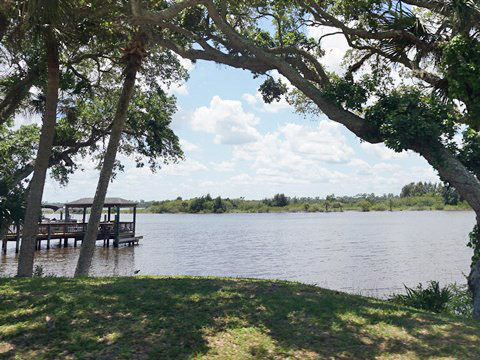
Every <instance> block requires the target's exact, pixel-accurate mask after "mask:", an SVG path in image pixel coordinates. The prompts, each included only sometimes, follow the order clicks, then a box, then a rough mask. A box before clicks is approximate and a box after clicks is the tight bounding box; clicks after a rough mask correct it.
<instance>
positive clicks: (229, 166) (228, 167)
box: [210, 161, 235, 172]
mask: <svg viewBox="0 0 480 360" xmlns="http://www.w3.org/2000/svg"><path fill="white" fill-rule="evenodd" d="M210 165H212V166H213V168H214V170H215V171H219V172H231V171H234V170H235V163H234V162H233V161H222V162H220V163H215V162H211V163H210Z"/></svg>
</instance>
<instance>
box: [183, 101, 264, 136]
mask: <svg viewBox="0 0 480 360" xmlns="http://www.w3.org/2000/svg"><path fill="white" fill-rule="evenodd" d="M259 122H260V119H259V118H258V117H257V116H255V115H254V114H252V113H246V112H245V111H244V110H243V107H242V103H241V102H240V101H235V100H223V99H222V98H220V97H219V96H214V97H213V98H212V101H211V102H210V106H209V107H206V106H202V107H199V108H197V109H196V110H195V111H194V113H193V115H192V119H191V125H192V129H193V130H195V131H203V132H206V133H210V134H213V135H215V137H214V142H215V143H216V144H229V145H239V144H246V143H250V142H254V141H257V140H258V139H260V137H261V136H260V134H259V133H258V131H257V129H256V128H255V127H254V126H255V125H257V124H258V123H259Z"/></svg>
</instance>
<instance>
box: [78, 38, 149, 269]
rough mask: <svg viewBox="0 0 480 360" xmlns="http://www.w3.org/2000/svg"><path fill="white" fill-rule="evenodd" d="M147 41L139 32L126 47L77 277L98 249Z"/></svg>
mask: <svg viewBox="0 0 480 360" xmlns="http://www.w3.org/2000/svg"><path fill="white" fill-rule="evenodd" d="M145 40H146V37H145V35H144V34H140V35H137V36H136V37H135V38H134V39H132V42H131V44H130V46H129V47H128V48H127V49H126V50H125V51H126V54H125V56H124V60H125V61H126V67H125V71H124V75H125V80H124V82H123V89H122V93H121V95H120V98H119V100H118V104H117V110H116V113H115V117H114V119H113V125H112V131H111V134H110V140H109V141H108V146H107V151H106V153H105V157H104V159H103V165H102V170H101V171H100V178H99V179H98V184H97V190H96V192H95V198H94V200H93V205H92V209H91V212H90V218H89V219H88V225H87V231H86V234H85V237H84V239H83V241H82V248H81V250H80V257H79V258H78V262H77V268H76V270H75V277H80V276H88V273H89V270H90V265H91V263H92V257H93V252H94V250H95V242H96V240H97V236H98V226H99V224H100V218H101V216H102V210H103V205H104V202H105V196H106V194H107V190H108V184H109V182H110V178H111V176H112V171H113V166H114V164H115V158H116V156H117V150H118V145H119V144H120V137H121V135H122V130H123V126H124V124H125V120H126V118H127V111H128V106H129V104H130V100H131V98H132V95H133V91H134V88H135V79H136V76H137V72H138V70H139V69H140V66H141V63H142V59H143V57H144V56H145Z"/></svg>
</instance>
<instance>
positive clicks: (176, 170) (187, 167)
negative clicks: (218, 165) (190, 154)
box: [160, 158, 208, 176]
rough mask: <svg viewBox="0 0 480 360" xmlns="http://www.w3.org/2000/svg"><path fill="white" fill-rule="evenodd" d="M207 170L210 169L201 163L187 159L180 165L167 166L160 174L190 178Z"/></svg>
mask: <svg viewBox="0 0 480 360" xmlns="http://www.w3.org/2000/svg"><path fill="white" fill-rule="evenodd" d="M207 169H208V168H207V167H206V166H205V165H204V164H202V163H201V162H199V161H197V160H194V159H191V158H187V159H186V160H185V161H181V162H179V163H178V164H170V165H166V166H165V167H164V168H163V169H162V170H160V173H161V174H165V175H175V176H190V175H192V174H193V173H196V172H199V171H204V170H207Z"/></svg>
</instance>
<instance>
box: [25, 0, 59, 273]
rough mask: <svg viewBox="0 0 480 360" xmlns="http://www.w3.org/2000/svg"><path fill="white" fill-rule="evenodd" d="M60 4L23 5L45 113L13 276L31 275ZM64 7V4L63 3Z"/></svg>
mask: <svg viewBox="0 0 480 360" xmlns="http://www.w3.org/2000/svg"><path fill="white" fill-rule="evenodd" d="M61 3H62V1H60V0H58V1H56V0H48V1H42V0H32V1H29V2H28V3H27V4H26V5H27V12H26V16H27V18H28V19H29V22H30V25H31V26H32V27H33V30H34V31H39V32H40V34H41V35H40V36H41V37H42V40H43V46H44V50H45V59H46V64H47V86H46V89H45V111H44V113H43V119H42V129H41V134H40V142H39V146H38V151H37V157H36V160H35V168H34V172H33V177H32V180H31V181H30V186H29V192H28V197H27V209H26V213H25V220H24V226H23V238H22V244H21V247H20V255H19V259H18V270H17V276H20V277H30V276H32V273H33V260H34V253H35V242H36V233H37V230H38V216H39V214H40V213H41V204H42V197H43V189H44V186H45V178H46V175H47V169H48V161H49V158H50V154H51V151H52V145H53V138H54V136H55V124H56V119H57V105H58V91H59V86H60V76H59V74H60V61H59V42H58V39H57V37H56V34H55V24H56V23H58V19H59V15H60V13H61V12H60V9H61V5H63V4H61ZM65 3H66V2H65Z"/></svg>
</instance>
